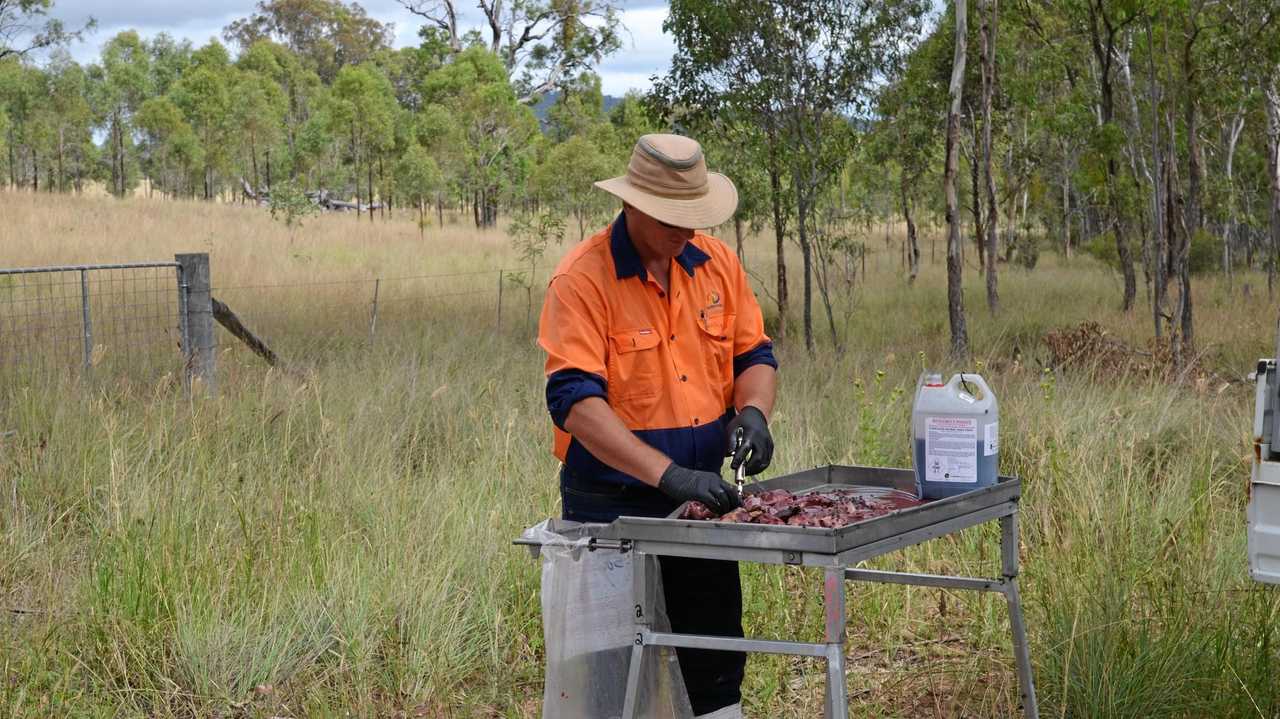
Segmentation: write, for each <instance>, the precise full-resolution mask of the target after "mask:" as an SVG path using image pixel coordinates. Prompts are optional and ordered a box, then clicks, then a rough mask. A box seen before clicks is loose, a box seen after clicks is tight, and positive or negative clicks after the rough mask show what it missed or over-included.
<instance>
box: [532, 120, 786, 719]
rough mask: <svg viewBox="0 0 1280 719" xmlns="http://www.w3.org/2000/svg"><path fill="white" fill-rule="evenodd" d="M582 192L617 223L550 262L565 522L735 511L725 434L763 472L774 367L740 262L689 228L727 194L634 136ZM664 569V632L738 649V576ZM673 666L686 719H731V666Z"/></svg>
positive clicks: (685, 652) (728, 189)
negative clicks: (606, 176) (624, 153)
mask: <svg viewBox="0 0 1280 719" xmlns="http://www.w3.org/2000/svg"><path fill="white" fill-rule="evenodd" d="M595 184H596V187H599V188H600V189H602V190H604V191H606V192H608V193H610V194H612V195H614V196H616V197H618V198H619V199H620V200H622V202H623V208H622V212H621V213H620V214H619V215H618V216H617V218H616V219H615V220H614V221H613V223H612V224H611V225H610V226H609V227H607V228H605V229H604V230H602V231H601V232H599V233H598V234H596V235H594V236H593V237H591V238H589V239H587V240H585V241H583V242H582V243H580V244H579V245H577V246H576V247H574V248H573V249H572V250H570V251H569V253H568V254H567V255H566V256H565V257H564V259H563V260H561V261H560V264H559V266H558V267H557V268H556V270H555V273H554V275H553V277H552V278H551V283H550V285H549V287H548V290H547V296H546V301H545V303H544V305H543V308H542V318H541V320H540V323H539V332H538V335H539V337H538V341H539V344H540V345H541V346H542V348H543V349H544V350H545V351H546V353H547V362H546V372H547V407H548V409H549V410H550V413H551V418H552V420H553V422H554V424H555V453H556V456H557V457H559V458H560V460H561V461H562V462H563V467H562V469H561V473H560V496H561V500H562V504H563V514H564V517H565V518H566V519H570V520H576V521H582V522H609V521H612V520H614V519H616V518H617V517H619V516H622V515H628V516H645V517H661V516H665V515H667V514H669V513H671V512H672V511H673V510H674V509H675V508H676V507H677V506H679V505H680V503H681V502H684V501H685V500H691V499H693V500H698V501H700V502H703V503H704V504H706V505H707V506H709V507H711V508H712V509H713V510H715V511H718V512H725V511H728V510H730V509H733V508H735V507H737V506H739V504H740V503H741V499H740V497H739V496H738V493H737V491H736V490H735V488H734V486H733V485H731V484H729V483H727V482H725V481H724V480H722V479H721V477H720V467H721V465H722V463H723V462H724V457H725V456H726V454H727V453H728V450H732V449H734V448H733V447H730V444H729V443H730V441H731V438H732V437H734V436H735V432H736V430H738V429H741V430H742V437H743V442H742V444H741V446H739V447H737V449H736V452H734V454H733V459H732V462H731V467H732V468H733V469H737V467H738V466H739V465H742V464H743V463H744V462H745V464H746V472H747V474H757V473H759V472H761V471H763V470H764V469H765V468H766V467H768V466H769V462H770V460H771V458H772V455H773V439H772V437H771V436H770V434H769V426H768V417H769V413H770V412H771V411H772V409H773V401H774V393H775V388H776V370H777V366H778V365H777V361H776V360H775V359H774V356H773V345H772V343H771V342H770V340H769V338H768V337H767V336H766V335H765V334H764V321H763V318H762V317H761V314H760V306H759V304H757V302H756V299H755V296H754V295H753V294H752V292H751V287H750V285H749V284H748V283H747V277H746V274H745V273H744V272H743V269H742V266H741V265H740V264H739V262H738V259H737V257H736V256H735V255H734V254H733V252H731V251H730V250H729V248H728V247H726V246H725V245H724V244H723V243H721V242H720V241H719V240H717V239H715V238H713V237H709V236H707V235H704V234H701V233H699V232H697V231H696V229H697V228H706V227H714V226H716V225H719V224H721V223H723V222H725V221H727V220H728V219H729V218H731V217H732V216H733V213H734V211H735V210H736V209H737V205H738V192H737V189H736V188H734V186H733V183H732V182H731V181H730V180H729V179H728V178H727V177H725V176H723V175H720V174H717V173H709V172H707V167H706V162H705V160H704V158H703V155H702V148H701V147H700V146H699V145H698V143H697V142H695V141H693V140H691V139H689V138H686V137H680V136H677V135H645V136H644V137H641V138H640V140H639V141H638V142H637V143H636V146H635V149H634V151H633V152H632V155H631V161H630V163H629V165H628V167H627V173H626V174H625V175H623V176H621V177H615V178H613V179H610V180H604V181H601V182H597V183H595ZM661 566H662V579H663V586H664V591H665V594H666V605H667V614H668V616H669V618H670V621H671V628H672V631H675V632H680V633H690V634H708V635H718V636H735V637H740V636H742V589H741V585H740V584H739V579H738V565H737V563H735V562H720V561H712V560H703V559H684V558H676V557H663V558H662V559H661ZM678 656H679V659H680V668H681V672H682V674H683V675H684V680H685V685H686V687H687V688H688V691H689V699H690V703H691V704H692V705H693V710H694V713H695V714H697V715H700V716H707V717H715V718H716V719H721V718H725V719H727V718H729V717H741V716H742V709H741V705H740V702H741V693H740V686H741V683H742V675H743V668H744V666H745V664H746V657H745V655H744V654H742V653H740V652H721V651H709V650H693V649H680V650H678Z"/></svg>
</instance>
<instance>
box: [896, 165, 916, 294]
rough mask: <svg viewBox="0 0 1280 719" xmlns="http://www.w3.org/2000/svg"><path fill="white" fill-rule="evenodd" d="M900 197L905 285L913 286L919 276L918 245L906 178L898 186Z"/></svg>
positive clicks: (903, 177)
mask: <svg viewBox="0 0 1280 719" xmlns="http://www.w3.org/2000/svg"><path fill="white" fill-rule="evenodd" d="M898 187H899V190H900V192H901V195H902V219H903V220H904V221H905V222H906V223H907V239H906V242H905V243H904V244H903V260H904V261H907V262H908V263H909V267H910V269H909V270H908V274H907V284H908V285H914V284H915V282H916V276H917V275H919V274H920V245H919V244H918V243H917V242H916V223H915V221H914V220H912V219H911V197H910V196H909V195H908V194H907V176H906V175H905V174H904V175H903V176H902V182H901V183H900V184H899V185H898Z"/></svg>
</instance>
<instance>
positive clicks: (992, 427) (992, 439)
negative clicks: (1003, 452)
mask: <svg viewBox="0 0 1280 719" xmlns="http://www.w3.org/2000/svg"><path fill="white" fill-rule="evenodd" d="M982 431H983V433H984V434H985V435H986V441H985V442H983V443H982V455H983V456H984V457H990V456H991V455H993V454H995V453H997V452H999V451H1000V423H999V422H992V423H991V424H989V425H987V426H986V427H984V428H983V430H982Z"/></svg>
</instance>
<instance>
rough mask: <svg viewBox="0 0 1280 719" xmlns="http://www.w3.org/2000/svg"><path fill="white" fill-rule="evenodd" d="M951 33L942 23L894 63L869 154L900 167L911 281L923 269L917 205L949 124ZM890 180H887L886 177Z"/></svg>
mask: <svg viewBox="0 0 1280 719" xmlns="http://www.w3.org/2000/svg"><path fill="white" fill-rule="evenodd" d="M951 40H952V35H951V32H950V30H949V29H948V28H946V27H941V26H940V27H938V28H937V29H936V30H935V31H934V32H933V33H931V34H930V35H929V37H927V38H926V39H925V40H924V41H923V42H921V43H920V45H919V46H917V48H916V50H915V51H914V52H913V53H911V55H910V56H909V57H908V58H905V59H904V61H903V62H900V63H898V64H896V65H895V66H892V67H890V69H889V72H888V73H887V74H886V82H885V84H884V85H883V87H882V88H881V91H880V95H879V97H878V107H877V110H876V122H875V124H874V125H873V126H872V128H871V132H870V133H869V134H868V137H867V141H868V144H869V148H868V152H869V155H868V156H869V158H870V159H871V160H872V161H873V162H874V163H875V164H877V165H881V166H883V165H886V164H889V163H892V164H894V165H896V166H897V177H896V180H897V182H896V183H895V184H896V185H897V187H896V193H895V194H896V195H897V198H898V200H897V203H896V204H897V207H898V210H899V211H900V212H901V214H902V221H903V224H904V225H905V228H906V237H905V247H904V248H903V249H904V255H905V262H904V264H905V265H906V267H907V284H908V285H911V284H914V283H915V280H916V277H917V276H918V275H919V273H920V244H919V240H918V233H917V224H918V214H917V213H916V208H917V204H918V203H919V202H920V193H921V190H922V189H923V188H924V187H927V186H928V182H926V181H925V178H926V177H927V176H928V175H929V174H930V172H931V171H932V170H933V168H934V165H935V164H936V163H935V158H936V157H937V155H938V154H939V152H940V144H939V143H940V142H941V139H942V136H943V132H942V130H943V128H944V127H945V124H946V112H947V108H946V97H947V79H948V76H949V74H950V71H951V46H950V41H951ZM886 179H887V178H886Z"/></svg>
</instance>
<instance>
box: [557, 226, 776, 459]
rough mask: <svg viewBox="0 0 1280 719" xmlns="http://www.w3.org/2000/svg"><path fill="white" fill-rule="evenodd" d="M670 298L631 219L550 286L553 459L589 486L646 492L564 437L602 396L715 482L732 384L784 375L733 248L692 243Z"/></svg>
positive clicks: (678, 262) (563, 267) (585, 250)
mask: <svg viewBox="0 0 1280 719" xmlns="http://www.w3.org/2000/svg"><path fill="white" fill-rule="evenodd" d="M669 289H670V292H669V293H668V292H666V291H664V290H663V289H662V287H661V286H660V285H659V284H658V283H657V282H656V281H654V279H653V278H652V277H650V276H649V275H648V272H646V271H645V269H644V265H643V263H642V262H641V261H640V256H639V254H638V253H637V252H636V249H635V245H634V244H632V242H631V238H630V237H629V236H628V234H627V229H626V218H625V215H622V214H619V215H618V218H617V219H616V220H614V222H613V224H612V225H610V226H609V227H608V228H606V229H604V230H602V231H601V232H599V233H597V234H596V235H594V236H592V237H590V238H588V239H586V240H584V241H583V242H581V243H579V244H578V245H577V246H576V247H574V248H573V249H571V250H570V251H569V253H568V254H567V255H565V257H564V258H563V259H562V260H561V261H560V264H559V265H558V266H557V267H556V269H555V272H554V273H553V275H552V277H551V282H550V284H549V286H548V288H547V295H546V300H545V302H544V303H543V306H542V317H541V319H540V321H539V325H538V344H540V345H541V346H542V348H543V349H544V350H545V351H546V353H547V362H546V374H547V408H548V410H549V411H550V413H551V418H552V420H553V422H554V424H555V447H554V451H555V455H556V456H557V457H558V458H560V460H561V461H563V462H564V463H565V467H566V469H568V470H570V471H572V472H574V473H575V474H577V475H578V476H580V477H582V478H584V479H587V480H591V481H603V482H609V483H618V484H641V483H640V482H639V480H637V479H635V478H634V477H631V476H629V475H626V474H623V473H622V472H619V471H617V470H615V469H613V468H612V467H609V466H607V465H605V464H604V463H602V462H600V461H599V460H597V459H596V458H595V457H594V456H592V455H591V453H590V452H588V451H587V449H586V448H585V447H583V446H582V445H581V444H580V443H578V442H576V441H574V439H573V438H572V437H571V436H570V435H569V434H568V433H567V432H566V431H565V429H564V422H565V419H566V418H567V417H568V416H569V410H570V409H571V408H572V407H573V405H574V404H575V403H577V402H579V401H581V400H583V399H585V398H587V397H603V398H604V399H605V400H606V401H608V403H609V406H610V407H611V408H612V409H613V411H614V412H615V413H616V414H617V415H618V417H619V418H620V419H621V420H622V422H623V423H624V424H625V425H626V426H627V427H628V428H629V429H630V430H632V431H633V432H635V434H636V435H637V436H638V437H640V438H641V439H642V440H644V441H646V442H647V443H649V444H650V445H652V446H653V447H655V448H657V449H658V450H659V451H662V452H663V453H665V454H666V455H667V456H668V457H670V458H671V460H672V461H673V462H675V463H677V464H679V465H681V466H685V467H691V468H695V469H705V470H710V471H718V470H719V468H720V466H721V464H722V463H723V461H724V457H725V451H726V449H727V439H726V436H725V426H726V425H727V423H728V421H729V420H730V419H731V418H732V417H733V411H734V410H733V386H734V378H735V377H737V376H738V375H739V374H741V373H742V372H743V371H744V370H746V369H747V368H748V367H751V366H753V365H757V364H768V365H770V366H772V367H775V368H776V367H777V366H778V364H777V361H776V360H775V358H774V356H773V344H772V342H770V340H769V337H768V336H767V335H765V333H764V319H763V317H762V316H761V313H760V305H759V304H758V303H757V302H756V298H755V295H754V294H753V293H752V291H751V286H750V285H749V284H748V282H747V276H746V273H745V272H743V269H742V265H741V264H740V263H739V262H738V258H737V256H736V255H734V253H733V252H732V251H731V250H730V249H729V248H728V247H726V246H725V245H724V243H722V242H720V241H719V240H717V239H715V238H714V237H710V236H708V235H704V234H702V233H695V235H694V237H693V239H692V240H691V241H690V242H689V243H688V244H687V245H685V249H684V251H683V252H681V254H680V255H679V256H678V257H676V258H675V259H674V260H672V267H671V272H670V280H669Z"/></svg>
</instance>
